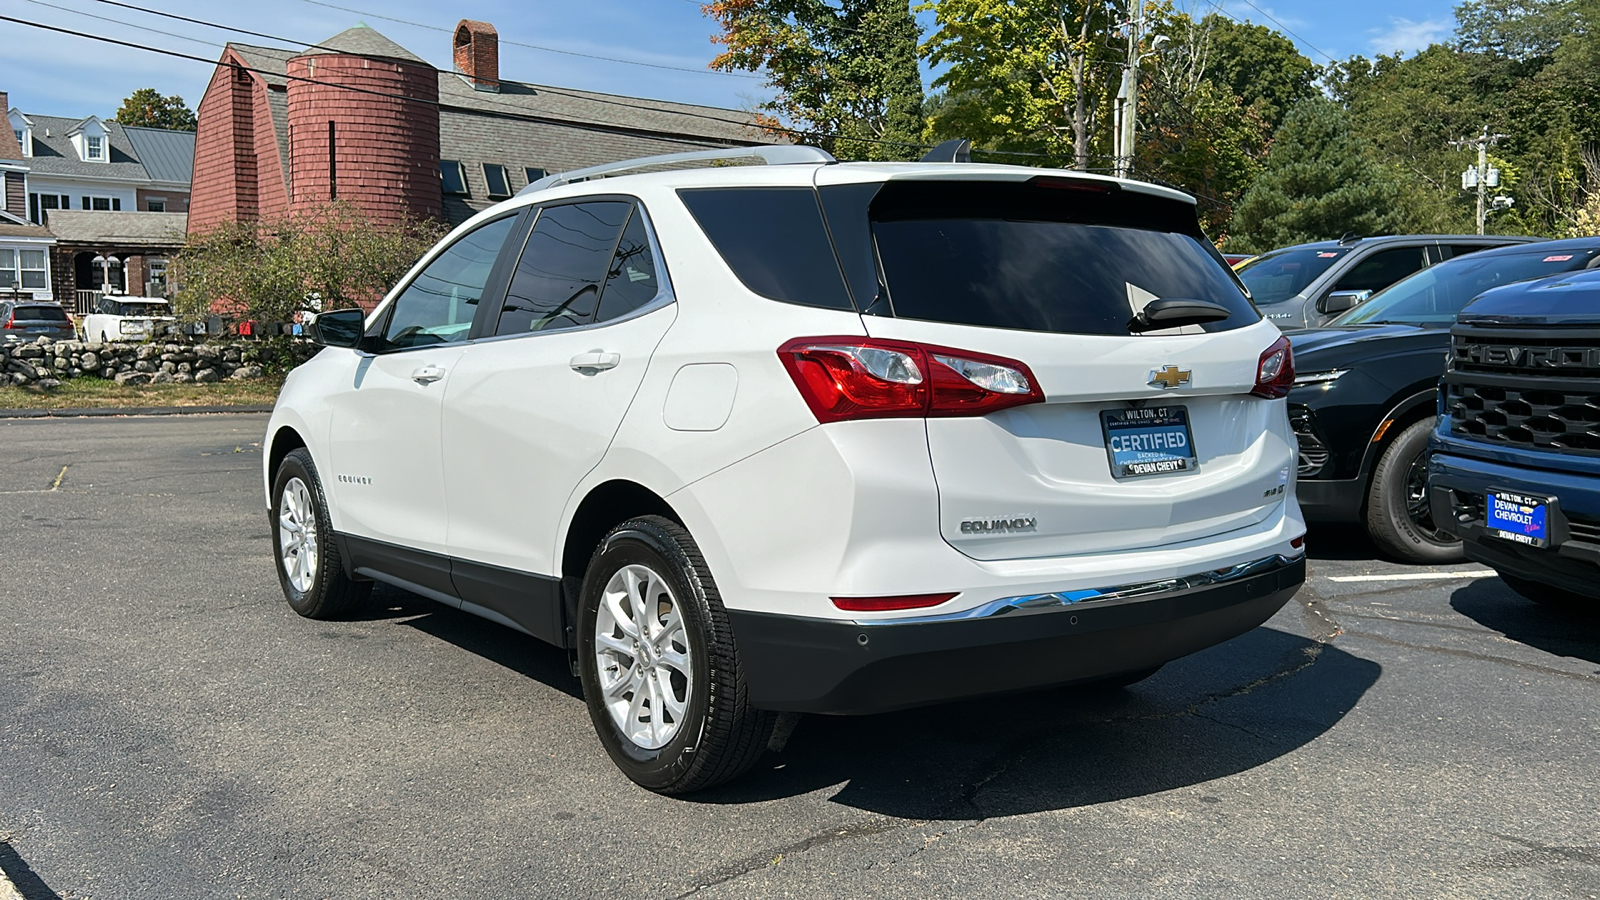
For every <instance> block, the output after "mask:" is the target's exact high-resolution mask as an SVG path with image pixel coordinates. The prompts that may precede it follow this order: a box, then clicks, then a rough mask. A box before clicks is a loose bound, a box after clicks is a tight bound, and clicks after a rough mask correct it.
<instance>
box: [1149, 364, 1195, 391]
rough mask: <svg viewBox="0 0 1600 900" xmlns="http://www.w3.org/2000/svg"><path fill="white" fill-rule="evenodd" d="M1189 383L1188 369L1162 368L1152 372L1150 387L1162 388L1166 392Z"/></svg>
mask: <svg viewBox="0 0 1600 900" xmlns="http://www.w3.org/2000/svg"><path fill="white" fill-rule="evenodd" d="M1188 383H1189V370H1188V369H1180V368H1178V367H1177V366H1162V367H1161V368H1160V369H1158V370H1152V371H1151V372H1150V386H1151V387H1158V388H1161V389H1162V390H1164V391H1165V390H1169V389H1171V388H1175V387H1181V386H1183V385H1185V384H1188Z"/></svg>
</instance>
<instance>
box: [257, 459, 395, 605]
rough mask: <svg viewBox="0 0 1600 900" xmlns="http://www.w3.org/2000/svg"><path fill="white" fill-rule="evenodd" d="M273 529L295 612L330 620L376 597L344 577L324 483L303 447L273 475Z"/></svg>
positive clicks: (364, 585) (282, 581)
mask: <svg viewBox="0 0 1600 900" xmlns="http://www.w3.org/2000/svg"><path fill="white" fill-rule="evenodd" d="M272 526H273V527H272V549H273V557H274V558H276V560H277V563H278V582H279V584H281V585H282V586H283V596H284V599H285V600H288V601H289V606H290V608H291V609H293V610H294V611H295V612H297V613H299V614H300V615H302V616H305V617H306V618H308V619H332V618H335V617H337V616H340V615H343V614H345V613H347V612H349V611H350V610H351V609H353V608H354V607H356V606H359V605H360V604H361V603H362V602H364V601H365V600H366V598H367V595H368V594H370V593H372V582H370V581H355V580H354V579H351V578H350V577H348V576H347V575H345V573H344V560H343V559H342V558H341V557H340V556H339V547H338V545H337V544H336V543H334V540H333V525H332V523H331V522H330V521H329V520H328V509H327V500H326V497H325V495H324V494H323V492H322V482H321V481H320V480H319V479H318V478H317V467H316V465H315V464H313V463H312V461H311V453H310V452H309V451H307V450H306V449H305V448H304V447H299V448H296V449H294V450H291V451H289V453H288V454H287V455H286V456H284V458H283V462H281V463H279V464H278V471H277V473H276V474H275V475H274V476H273V479H272Z"/></svg>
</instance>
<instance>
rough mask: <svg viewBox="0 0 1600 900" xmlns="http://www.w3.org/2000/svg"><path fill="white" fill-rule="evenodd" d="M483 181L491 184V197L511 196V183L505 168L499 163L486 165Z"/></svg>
mask: <svg viewBox="0 0 1600 900" xmlns="http://www.w3.org/2000/svg"><path fill="white" fill-rule="evenodd" d="M483 180H484V181H486V182H488V184H489V196H491V197H509V196H511V181H510V179H508V178H507V177H506V167H505V166H502V165H499V164H498V163H484V164H483Z"/></svg>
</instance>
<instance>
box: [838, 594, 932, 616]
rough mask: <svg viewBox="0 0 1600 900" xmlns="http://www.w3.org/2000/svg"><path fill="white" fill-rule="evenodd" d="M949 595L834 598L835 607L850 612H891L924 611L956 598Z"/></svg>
mask: <svg viewBox="0 0 1600 900" xmlns="http://www.w3.org/2000/svg"><path fill="white" fill-rule="evenodd" d="M955 595H956V594H955V593H949V594H907V595H904V596H900V597H832V598H830V599H831V600H833V605H834V606H837V607H839V608H840V609H843V610H848V611H850V612H889V611H891V610H896V609H922V608H924V607H928V606H938V605H939V604H941V603H943V602H945V601H946V600H949V599H950V598H952V597H954V596H955Z"/></svg>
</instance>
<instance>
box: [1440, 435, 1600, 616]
mask: <svg viewBox="0 0 1600 900" xmlns="http://www.w3.org/2000/svg"><path fill="white" fill-rule="evenodd" d="M1447 449H1448V448H1446V450H1447ZM1500 453H1501V454H1502V455H1506V451H1504V450H1501V451H1500ZM1540 456H1541V457H1549V458H1541V459H1540V461H1541V462H1545V463H1556V464H1559V463H1560V462H1561V459H1560V458H1559V457H1557V456H1556V455H1555V454H1540ZM1489 491H1511V492H1515V493H1521V494H1528V495H1534V496H1540V497H1550V498H1553V500H1554V502H1552V503H1551V504H1550V507H1549V513H1548V515H1549V527H1550V536H1551V542H1550V546H1549V547H1543V548H1540V547H1530V546H1526V545H1523V544H1518V543H1514V542H1512V541H1507V540H1502V539H1501V538H1498V537H1494V536H1492V535H1491V534H1490V532H1489V530H1488V528H1487V527H1486V525H1485V522H1484V511H1483V506H1484V502H1485V497H1486V496H1487V494H1488V492H1489ZM1428 502H1429V504H1430V506H1431V508H1432V512H1433V520H1434V521H1435V522H1438V523H1440V525H1441V527H1444V528H1448V529H1449V530H1451V531H1453V532H1455V534H1456V535H1457V536H1459V537H1460V538H1461V539H1462V540H1463V541H1464V542H1465V543H1464V549H1465V551H1466V555H1467V558H1468V559H1471V560H1474V561H1476V562H1480V563H1483V564H1485V565H1487V566H1490V567H1492V568H1493V569H1495V570H1496V571H1500V572H1505V573H1506V574H1508V575H1515V576H1518V577H1521V578H1526V579H1528V580H1530V581H1535V582H1538V583H1540V584H1548V585H1551V586H1553V587H1558V588H1562V589H1563V590H1567V591H1571V592H1573V593H1576V594H1582V595H1584V596H1588V597H1596V598H1600V528H1597V527H1596V526H1597V525H1600V477H1597V476H1594V475H1581V474H1574V473H1570V472H1557V471H1551V470H1549V469H1536V468H1529V467H1523V466H1515V465H1506V464H1503V463H1498V462H1489V461H1486V460H1481V459H1475V458H1472V457H1464V456H1457V455H1454V454H1451V453H1449V452H1435V453H1434V454H1433V456H1432V458H1431V459H1430V460H1429V463H1428ZM1574 526H1576V527H1574Z"/></svg>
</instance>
